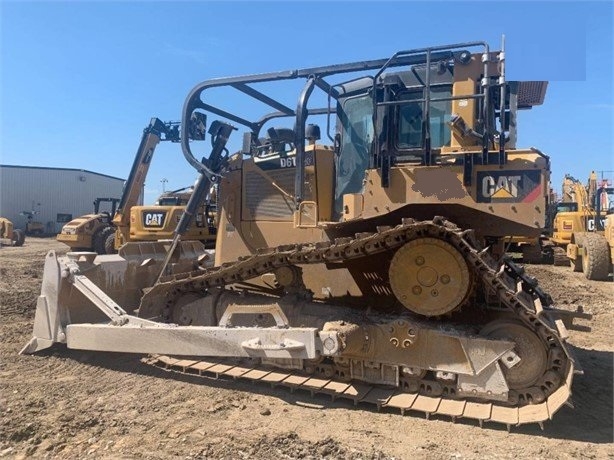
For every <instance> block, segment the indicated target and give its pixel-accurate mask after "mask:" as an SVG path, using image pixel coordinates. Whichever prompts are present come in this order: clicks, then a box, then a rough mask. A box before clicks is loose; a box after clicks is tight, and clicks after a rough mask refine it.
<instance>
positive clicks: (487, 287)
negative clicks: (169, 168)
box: [22, 42, 590, 426]
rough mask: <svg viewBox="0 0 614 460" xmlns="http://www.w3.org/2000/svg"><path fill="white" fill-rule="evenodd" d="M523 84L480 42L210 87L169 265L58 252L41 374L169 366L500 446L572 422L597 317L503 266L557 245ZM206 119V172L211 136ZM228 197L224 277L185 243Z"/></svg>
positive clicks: (136, 254)
mask: <svg viewBox="0 0 614 460" xmlns="http://www.w3.org/2000/svg"><path fill="white" fill-rule="evenodd" d="M502 48H503V47H502ZM504 70H505V53H504V50H501V51H491V49H490V47H489V45H488V44H487V43H485V42H473V43H462V44H455V45H446V46H437V47H429V48H421V49H413V50H404V51H399V52H396V53H394V54H393V55H392V56H389V57H385V58H383V59H376V60H366V61H360V62H350V63H345V64H334V65H329V66H323V67H315V68H306V69H294V70H288V71H282V72H272V73H266V74H255V75H247V76H240V77H228V78H217V79H214V80H208V81H204V82H202V83H199V84H198V85H196V86H195V87H194V89H193V90H192V91H191V92H190V93H189V95H188V97H187V99H186V102H185V104H184V108H183V117H182V124H181V136H180V137H181V147H182V151H183V154H184V156H185V158H186V160H187V161H188V162H189V164H190V165H192V166H193V167H194V168H195V169H196V170H197V171H198V173H199V179H198V181H197V183H196V185H195V188H194V191H193V192H192V195H191V197H190V200H189V202H188V203H187V205H186V209H185V212H184V213H183V215H182V218H181V220H180V222H179V224H178V226H177V228H176V229H175V231H174V233H173V239H172V241H171V242H170V243H169V244H168V245H167V246H166V253H164V254H160V253H159V252H157V250H154V249H152V246H151V243H149V242H145V243H130V242H128V243H127V244H124V245H122V246H121V248H120V249H119V252H118V254H116V255H103V256H97V255H96V254H95V253H87V252H84V253H79V252H73V253H69V254H67V255H66V256H64V257H58V256H57V255H56V254H55V253H54V252H50V253H49V254H48V255H47V257H46V259H45V272H44V280H43V288H42V292H41V295H40V297H39V299H38V303H37V307H36V317H35V324H34V337H33V338H32V340H31V341H30V343H29V344H27V345H26V346H25V347H24V349H23V350H22V352H23V353H34V352H36V351H38V350H42V349H45V348H48V347H50V346H52V345H53V344H54V343H63V344H66V345H67V346H68V347H69V348H75V349H86V350H105V351H115V352H130V353H145V354H148V353H150V354H153V355H152V356H150V357H149V358H148V359H147V362H149V363H150V364H152V365H158V366H163V367H165V368H170V369H173V370H176V371H178V372H184V373H190V374H195V375H213V376H216V377H220V376H225V377H233V378H244V379H248V380H252V381H260V382H263V383H271V384H275V385H278V386H282V387H288V388H291V389H297V388H298V389H302V390H307V391H310V392H311V393H320V392H321V393H326V394H330V395H332V396H333V398H336V397H337V398H348V399H350V400H353V401H354V402H363V403H370V404H374V405H377V407H378V408H380V407H386V408H394V409H396V410H399V411H400V412H401V413H404V412H406V411H410V410H411V411H420V412H423V413H426V414H439V415H444V416H449V417H451V418H453V419H455V418H467V419H474V420H478V421H479V422H480V424H481V423H482V422H484V421H491V422H496V423H502V424H505V425H508V426H511V425H518V424H525V423H540V424H541V423H542V422H543V421H545V420H548V419H550V418H552V417H553V415H554V414H555V412H556V411H557V410H558V409H559V408H560V407H561V406H563V405H564V404H565V403H566V401H567V400H568V399H569V397H570V394H571V387H572V381H573V377H574V375H575V374H576V373H578V372H579V370H578V366H577V361H576V359H575V358H574V357H573V356H572V350H571V349H570V347H569V346H568V345H567V343H566V339H567V328H579V327H581V326H579V325H576V324H574V320H576V319H578V318H590V315H589V314H586V313H582V312H568V311H564V310H559V309H557V308H555V307H554V306H553V302H552V299H551V297H550V296H549V295H548V294H547V293H546V292H544V291H543V290H542V289H541V288H540V287H539V285H538V282H537V280H535V279H534V278H531V277H529V276H527V275H526V274H525V273H524V272H523V270H522V268H521V267H519V266H517V265H515V264H514V263H513V262H511V261H509V260H508V259H506V258H504V257H502V254H503V242H504V238H505V236H506V235H521V236H522V235H525V236H528V237H535V236H538V235H539V232H540V230H541V228H543V227H544V221H545V214H546V204H547V203H546V201H547V200H546V196H547V193H548V190H549V177H550V160H549V157H548V156H546V155H544V154H543V153H542V152H540V151H539V150H537V149H535V148H530V149H523V148H518V147H517V146H516V134H517V132H516V129H517V115H518V113H519V111H520V109H529V108H531V107H533V106H535V105H539V104H541V103H542V102H543V99H544V95H545V90H546V82H521V81H507V80H506V78H505V72H504ZM290 84H295V85H296V86H297V87H296V89H297V91H296V99H294V100H290V101H288V100H287V98H283V97H281V95H282V94H284V95H287V94H288V87H289V86H290ZM220 89H221V90H223V91H226V93H227V92H228V91H235V92H237V94H238V95H240V96H241V97H244V98H246V100H245V101H243V102H244V103H240V102H236V104H237V106H236V107H234V108H233V107H225V106H220V105H219V104H217V105H216V102H214V101H226V102H227V103H229V101H238V99H239V98H238V97H237V98H234V97H233V98H228V97H221V98H220V97H219V95H218V97H217V98H216V97H215V94H216V90H220ZM249 103H253V104H252V105H250V104H249ZM254 107H258V108H260V112H257V111H255V110H254ZM263 107H264V112H262V108H263ZM258 113H260V114H259V115H258ZM254 114H256V116H255V117H254ZM207 116H209V117H211V116H214V117H218V119H216V120H214V121H213V122H211V124H210V126H209V129H208V130H207V133H208V135H209V137H210V139H211V149H210V151H209V153H208V155H205V156H204V157H203V159H202V160H198V159H197V156H196V155H195V153H194V152H193V148H194V143H193V142H190V138H191V136H190V125H191V123H190V121H191V120H193V119H197V120H199V121H200V122H201V123H199V124H200V125H204V124H205V123H206V118H207ZM316 120H321V121H322V122H321V123H320V124H322V126H324V124H325V126H326V132H325V134H326V138H327V139H329V142H327V143H322V142H320V138H321V137H323V136H322V133H321V130H320V128H319V126H318V124H316V123H314V122H313V121H316ZM284 121H285V122H287V123H285V124H282V122H284ZM308 121H309V123H308ZM231 123H232V124H234V125H240V126H241V128H242V129H243V130H244V131H243V146H242V148H238V149H237V150H235V151H234V153H233V154H230V152H229V149H228V148H227V147H226V146H227V144H228V141H229V139H231V138H232V135H233V133H234V131H235V130H236V128H235V126H233V125H231ZM273 123H275V124H279V125H281V126H277V127H274V126H272V124H273ZM265 127H266V130H265ZM198 157H200V155H198ZM212 186H217V193H218V195H217V198H218V199H217V203H218V209H217V213H218V220H219V224H218V228H219V229H220V230H219V231H218V232H217V239H216V247H215V263H214V266H213V267H209V266H208V265H207V263H206V262H205V261H204V259H203V255H204V254H205V249H204V246H203V245H202V244H201V243H200V242H197V241H184V240H183V238H182V235H183V234H184V233H185V232H186V230H187V228H188V226H189V225H190V222H191V219H192V218H193V216H194V214H195V213H196V210H197V208H198V204H199V203H201V202H202V201H203V199H204V197H205V196H206V195H207V193H208V191H209V190H210V189H211V187H212Z"/></svg>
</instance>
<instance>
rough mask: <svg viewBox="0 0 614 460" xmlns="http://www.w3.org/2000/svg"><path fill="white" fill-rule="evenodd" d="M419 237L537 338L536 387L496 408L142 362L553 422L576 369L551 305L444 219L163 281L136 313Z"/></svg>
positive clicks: (407, 389) (314, 380)
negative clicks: (454, 261) (435, 244)
mask: <svg viewBox="0 0 614 460" xmlns="http://www.w3.org/2000/svg"><path fill="white" fill-rule="evenodd" d="M420 237H434V238H439V239H442V240H444V241H447V242H448V243H450V244H452V245H453V246H454V247H455V248H456V249H457V250H458V251H459V252H460V253H461V254H463V256H464V258H465V260H466V261H467V262H468V264H469V265H470V266H471V268H472V270H473V271H474V273H475V274H476V275H477V278H478V280H479V283H480V284H481V286H482V288H483V289H484V291H485V292H488V293H489V297H490V298H491V300H490V301H489V305H495V306H496V307H497V308H502V309H503V310H504V311H506V312H507V313H506V314H507V315H508V316H510V313H511V314H513V317H515V318H516V319H517V320H519V321H521V322H522V323H523V324H524V325H525V326H526V327H527V328H529V329H531V330H532V331H533V332H534V333H535V334H536V335H537V336H538V337H539V339H540V340H541V342H542V343H543V345H544V348H545V349H546V350H547V354H548V365H547V369H546V371H545V372H544V374H543V376H542V377H541V378H540V379H539V380H538V381H537V382H536V383H535V384H534V385H533V386H531V387H528V388H523V389H521V390H510V392H509V400H508V401H507V402H506V403H501V402H498V401H484V400H474V399H471V398H465V397H462V396H461V395H459V394H456V392H454V391H449V388H446V387H445V385H444V386H443V387H442V385H439V386H437V385H431V384H432V383H433V382H432V381H431V380H429V377H428V376H425V377H424V378H423V379H422V380H420V381H418V382H416V381H415V379H414V381H409V382H401V385H400V386H399V387H398V388H387V387H382V386H377V385H371V384H366V383H363V382H346V381H340V380H336V379H335V378H334V376H335V369H334V366H335V365H334V364H333V365H328V366H321V367H320V366H316V368H315V369H313V367H310V368H309V370H310V373H306V372H303V371H286V370H279V369H275V370H272V369H271V368H268V367H264V366H262V365H260V364H259V363H258V361H257V360H253V361H252V362H250V364H249V365H248V366H244V365H239V364H237V363H236V361H235V362H234V364H233V362H232V361H228V360H223V361H222V360H216V359H213V360H208V361H192V360H185V359H183V360H179V359H174V358H171V357H167V356H154V357H150V358H148V359H147V360H146V361H147V362H148V363H149V364H153V365H157V366H161V367H164V368H168V369H171V370H175V371H179V372H185V373H191V374H200V375H210V376H215V377H219V376H228V377H233V378H242V379H249V380H257V381H262V382H268V383H271V384H273V385H280V386H285V387H289V388H290V389H296V388H300V389H304V390H308V391H310V392H311V393H312V394H313V393H328V394H331V396H332V397H333V399H334V398H349V399H352V400H353V401H354V402H355V403H358V402H367V403H372V404H375V405H377V407H378V408H380V407H390V408H397V409H400V411H401V413H404V412H405V411H409V410H414V411H421V412H424V413H426V414H427V415H430V414H438V415H446V416H450V417H452V418H453V419H455V418H461V417H463V418H470V419H476V420H479V421H480V423H482V422H483V421H492V422H498V423H503V424H506V425H507V426H508V427H509V426H512V425H520V424H526V423H533V422H537V423H540V424H541V422H543V421H545V420H548V419H550V418H551V417H552V416H553V414H554V413H555V412H556V411H557V410H558V409H559V408H560V407H561V406H562V405H563V404H565V403H566V401H567V400H568V399H569V397H570V395H571V382H572V379H573V374H574V363H573V360H572V358H571V357H570V355H569V352H568V350H567V348H566V346H565V339H566V330H565V327H564V325H563V322H562V320H561V319H558V318H557V316H556V314H555V310H554V309H553V308H552V306H551V304H552V300H551V298H550V296H548V295H547V294H545V293H544V292H543V291H542V290H541V289H540V288H539V287H538V285H537V282H536V281H535V280H534V279H532V278H529V277H527V276H525V275H524V273H523V270H522V269H521V268H519V267H517V266H516V265H514V264H513V263H511V262H505V263H503V264H498V263H496V262H495V261H494V260H493V259H492V258H491V257H490V255H489V254H488V253H487V252H486V251H481V250H480V249H479V248H478V245H477V243H476V242H475V240H474V238H473V234H472V232H471V231H463V230H461V229H459V228H458V227H456V226H455V225H454V224H452V223H450V222H448V221H446V220H445V219H443V218H435V219H433V220H432V221H421V222H416V221H414V220H412V219H405V220H403V222H402V223H401V224H400V225H397V226H395V227H384V228H378V231H377V232H375V233H362V234H358V235H356V237H355V238H341V239H337V240H335V241H334V242H330V243H316V244H312V243H310V244H297V245H290V246H280V247H278V248H273V249H269V250H266V251H263V252H262V253H259V254H255V255H253V256H248V257H245V258H243V259H241V260H239V261H237V262H235V263H229V264H224V265H222V266H220V267H215V268H213V269H209V270H206V271H197V272H191V273H188V274H179V275H174V276H172V277H167V278H165V279H163V280H162V282H161V283H159V284H158V285H156V286H154V287H153V288H152V289H151V290H150V291H149V292H148V293H147V294H146V295H145V296H144V297H143V301H142V302H141V309H140V310H141V311H153V310H155V309H156V308H158V309H160V308H162V309H164V308H172V306H173V304H174V302H175V300H176V299H177V298H178V297H179V296H181V295H182V294H183V293H186V292H194V291H202V292H203V293H204V292H206V291H207V290H208V289H211V288H218V287H224V286H226V285H230V284H233V283H240V282H241V281H247V280H249V279H252V278H254V277H256V276H260V275H262V274H264V273H268V272H270V271H272V270H273V269H275V268H278V267H281V266H288V265H299V266H300V265H305V264H313V263H323V262H343V261H348V260H353V259H356V258H360V257H365V256H367V255H371V254H377V253H381V252H384V251H394V250H396V249H397V248H399V247H401V246H402V245H404V244H405V243H407V242H408V241H410V240H413V239H415V238H420ZM161 303H163V305H162V304H161ZM155 305H157V307H155ZM331 366H332V368H331ZM433 387H435V389H433Z"/></svg>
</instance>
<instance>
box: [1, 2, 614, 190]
mask: <svg viewBox="0 0 614 460" xmlns="http://www.w3.org/2000/svg"><path fill="white" fill-rule="evenodd" d="M613 10H614V9H613V3H612V2H609V1H601V2H570V1H563V2H555V1H547V2H522V1H516V2H512V1H509V2H487V1H478V2H463V1H457V2H453V3H449V2H438V1H433V2H409V1H405V2H404V1H396V2H366V1H363V2H360V1H355V2H349V1H347V2H332V1H331V2H325V1H313V2H291V1H284V2H281V1H278V2H258V1H252V2H172V3H171V2H86V1H81V2H76V1H75V2H42V1H41V2H24V1H20V2H17V1H6V0H4V1H3V0H0V21H1V22H0V39H1V54H0V66H1V74H0V76H1V85H0V88H1V92H0V103H1V107H2V109H1V110H2V113H1V124H0V129H1V130H0V163H2V164H17V165H28V166H50V167H68V168H79V169H87V170H92V171H96V172H100V173H104V174H109V175H112V176H117V177H123V178H125V177H127V176H128V173H129V170H130V166H131V164H132V160H133V158H134V154H135V151H136V149H137V147H138V144H139V141H140V136H141V132H142V129H143V128H144V127H145V126H146V125H147V124H148V122H149V119H150V118H151V117H152V116H157V117H159V118H160V119H162V120H165V121H170V120H179V118H180V115H181V108H182V106H183V102H184V100H185V97H186V96H187V94H188V92H189V90H190V89H191V88H192V87H193V86H194V85H195V84H196V83H198V82H200V81H202V80H206V79H209V78H214V77H223V76H234V75H241V74H251V73H261V72H271V71H278V70H286V69H294V68H302V67H311V66H319V65H327V64H333V63H341V62H351V61H357V60H365V59H376V58H383V57H388V56H390V55H392V54H393V53H394V52H395V51H398V50H406V49H411V48H419V47H425V46H434V45H442V44H449V43H456V42H465V41H480V40H484V41H487V42H489V43H490V45H491V47H492V48H495V49H498V47H499V44H500V41H501V34H505V36H506V48H507V53H506V54H507V76H508V79H518V80H540V79H543V80H549V81H550V84H549V87H548V92H547V94H546V100H545V104H544V105H543V106H539V107H535V108H534V109H532V110H530V111H523V112H521V113H520V115H519V142H518V145H519V146H524V147H529V146H534V147H538V148H539V149H540V150H542V151H543V152H544V153H546V154H547V155H550V157H551V159H552V171H553V178H552V184H553V187H554V188H555V190H560V183H561V179H562V177H563V175H564V174H565V173H570V174H572V175H574V176H575V177H577V178H579V179H582V180H586V178H587V177H588V174H589V173H590V171H591V170H592V169H594V170H614V153H613V152H614V150H613V145H614V144H613V140H614V137H613V134H612V131H613V130H612V128H613V119H612V113H613V108H614V101H613V92H614V91H613V86H614V83H613V81H614V78H613V77H614V75H613V73H614V72H613V61H612V54H613V49H612V48H613V41H614V37H613V33H612V29H613V24H614V12H613ZM301 85H302V82H301ZM300 87H301V86H300V85H299V88H300ZM296 97H298V92H297V93H296ZM295 103H296V102H292V103H291V104H292V106H294V104H295ZM234 136H235V139H234V144H231V145H233V146H234V145H236V146H237V147H238V146H239V145H240V142H241V139H240V137H241V136H240V135H237V134H235V135H234ZM206 145H207V146H208V143H207V144H206ZM203 147H205V146H204V145H203ZM205 151H206V149H205ZM203 153H204V151H203ZM610 175H611V174H610ZM195 178H196V174H195V172H194V170H193V169H191V167H190V166H189V165H188V164H187V162H186V161H185V160H184V158H183V156H182V154H181V152H180V148H179V146H178V145H174V144H162V145H161V146H160V147H159V148H158V150H157V152H156V157H155V158H154V162H153V164H152V167H151V170H150V173H149V177H148V181H147V186H146V198H145V200H146V202H152V201H154V200H155V198H156V197H157V195H158V194H159V193H160V192H161V190H162V182H161V181H162V179H167V180H168V182H166V183H165V187H166V189H167V190H169V189H175V188H180V187H183V186H187V185H189V184H191V183H193V181H194V180H195Z"/></svg>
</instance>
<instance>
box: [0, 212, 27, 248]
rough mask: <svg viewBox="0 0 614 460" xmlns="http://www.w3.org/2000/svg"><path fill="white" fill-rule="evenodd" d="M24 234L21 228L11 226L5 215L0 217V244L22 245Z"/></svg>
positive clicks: (24, 239) (24, 238) (11, 223)
mask: <svg viewBox="0 0 614 460" xmlns="http://www.w3.org/2000/svg"><path fill="white" fill-rule="evenodd" d="M25 241H26V234H25V233H24V231H23V230H21V229H19V228H14V227H13V222H11V221H10V220H9V219H7V218H6V217H0V246H23V243H24V242H25Z"/></svg>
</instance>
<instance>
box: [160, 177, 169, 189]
mask: <svg viewBox="0 0 614 460" xmlns="http://www.w3.org/2000/svg"><path fill="white" fill-rule="evenodd" d="M160 182H162V193H164V192H166V189H165V187H164V185H165V184H166V183H167V182H168V179H166V178H165V177H163V178H162V180H161V181H160Z"/></svg>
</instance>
